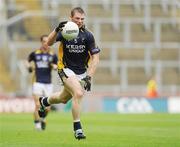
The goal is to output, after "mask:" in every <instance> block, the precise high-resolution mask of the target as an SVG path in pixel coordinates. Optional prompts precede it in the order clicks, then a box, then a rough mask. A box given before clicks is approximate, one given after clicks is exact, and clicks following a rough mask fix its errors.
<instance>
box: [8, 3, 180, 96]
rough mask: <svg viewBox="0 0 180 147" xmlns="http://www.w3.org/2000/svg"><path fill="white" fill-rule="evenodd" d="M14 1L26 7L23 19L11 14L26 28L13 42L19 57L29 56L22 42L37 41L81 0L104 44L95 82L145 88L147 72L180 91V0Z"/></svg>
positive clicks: (164, 88) (124, 88) (163, 86)
mask: <svg viewBox="0 0 180 147" xmlns="http://www.w3.org/2000/svg"><path fill="white" fill-rule="evenodd" d="M10 2H11V3H10ZM12 3H13V5H14V6H16V7H17V8H22V6H23V8H24V10H23V12H21V13H19V14H18V17H20V18H21V19H19V18H16V16H13V18H14V19H12V18H9V21H11V23H10V24H13V26H16V24H18V23H19V22H22V23H21V28H24V31H22V30H21V31H19V32H16V33H17V34H18V35H17V36H19V40H18V43H16V42H14V44H15V43H16V46H15V47H14V46H13V45H11V47H10V48H15V49H16V50H18V54H17V60H23V59H25V58H26V54H27V53H26V52H27V50H28V49H27V48H26V49H24V48H23V47H22V44H26V43H28V42H29V41H30V40H32V41H37V39H39V36H40V35H41V34H42V32H43V33H48V32H50V30H51V29H53V27H54V24H56V23H57V22H58V20H64V19H65V18H67V17H68V16H69V10H70V9H71V8H72V7H74V6H77V5H78V6H79V5H80V6H82V7H83V8H84V9H85V10H86V12H87V20H86V23H87V26H88V28H90V29H91V30H92V31H93V32H94V34H95V36H96V39H97V43H98V44H99V46H100V48H102V52H101V55H100V58H101V63H100V66H99V69H98V70H97V73H96V76H95V78H94V83H95V85H98V87H99V86H100V87H103V88H104V89H105V90H107V89H109V90H111V86H112V87H114V86H116V88H117V89H119V91H127V92H129V91H131V90H132V91H134V90H139V93H140V94H142V93H143V92H144V90H145V85H146V82H147V80H148V77H149V76H150V75H152V74H156V75H157V77H158V81H157V82H158V85H159V90H160V91H161V93H163V91H168V92H169V93H171V94H172V93H173V94H177V93H178V91H180V22H179V20H180V9H179V8H180V2H179V1H178V0H166V1H164V0H146V1H142V0H98V1H97V0H89V1H86V2H84V1H81V0H66V1H64V0H53V1H48V0H31V1H30V0H29V1H28V0H27V1H26V0H12V1H9V3H8V4H9V5H10V4H11V5H12ZM21 10H22V9H21ZM17 11H19V10H18V9H17ZM49 12H51V13H49ZM7 13H8V11H7ZM47 13H48V14H47ZM23 14H24V15H23ZM25 14H26V15H25ZM34 14H36V15H34ZM51 15H52V16H51ZM16 19H17V20H16ZM32 26H33V28H32ZM42 30H43V31H42ZM20 36H24V37H23V39H22V38H21V37H20ZM12 41H13V38H12ZM15 41H17V37H16V39H15ZM22 41H23V42H22ZM12 44H13V42H12ZM31 44H33V43H28V45H29V46H28V48H29V49H33V47H34V45H31ZM11 66H12V65H11ZM17 68H18V67H17ZM11 72H12V71H11ZM104 79H106V80H104ZM27 84H28V83H27Z"/></svg>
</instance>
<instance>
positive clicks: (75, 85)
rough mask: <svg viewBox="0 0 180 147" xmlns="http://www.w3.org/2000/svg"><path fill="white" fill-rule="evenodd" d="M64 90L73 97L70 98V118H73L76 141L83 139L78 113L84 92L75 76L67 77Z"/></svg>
mask: <svg viewBox="0 0 180 147" xmlns="http://www.w3.org/2000/svg"><path fill="white" fill-rule="evenodd" d="M65 88H66V89H67V90H68V91H69V92H70V93H71V94H72V95H73V98H72V116H73V120H74V123H73V127H74V132H75V138H76V139H85V138H86V136H85V135H84V134H83V131H82V126H81V123H80V111H81V101H82V97H83V95H84V90H83V89H82V86H81V84H80V82H79V80H78V79H77V78H76V76H72V77H69V78H68V79H67V80H66V82H65Z"/></svg>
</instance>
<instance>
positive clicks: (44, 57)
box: [28, 49, 58, 83]
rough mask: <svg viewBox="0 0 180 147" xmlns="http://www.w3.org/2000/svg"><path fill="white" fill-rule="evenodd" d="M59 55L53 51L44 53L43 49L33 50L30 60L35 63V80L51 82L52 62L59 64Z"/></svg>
mask: <svg viewBox="0 0 180 147" xmlns="http://www.w3.org/2000/svg"><path fill="white" fill-rule="evenodd" d="M57 60H58V59H57V56H56V54H54V53H53V52H52V51H49V52H47V53H43V52H42V50H41V49H38V50H36V51H34V52H32V53H31V54H30V55H29V57H28V61H29V62H31V61H34V63H35V82H40V83H51V69H52V67H51V64H57Z"/></svg>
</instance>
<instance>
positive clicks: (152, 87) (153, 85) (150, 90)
mask: <svg viewBox="0 0 180 147" xmlns="http://www.w3.org/2000/svg"><path fill="white" fill-rule="evenodd" d="M146 96H147V97H149V98H157V97H158V86H157V82H156V78H155V76H152V77H151V78H150V79H149V81H148V82H147V95H146Z"/></svg>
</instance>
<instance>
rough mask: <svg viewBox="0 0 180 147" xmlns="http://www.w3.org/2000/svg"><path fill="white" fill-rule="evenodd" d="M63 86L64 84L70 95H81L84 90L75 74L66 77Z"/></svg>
mask: <svg viewBox="0 0 180 147" xmlns="http://www.w3.org/2000/svg"><path fill="white" fill-rule="evenodd" d="M64 86H65V88H66V90H67V91H69V92H70V93H71V94H72V95H74V94H80V95H83V94H84V90H83V88H82V86H81V84H80V82H79V80H78V78H77V77H76V76H71V77H68V78H67V79H66V80H65V81H64Z"/></svg>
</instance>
